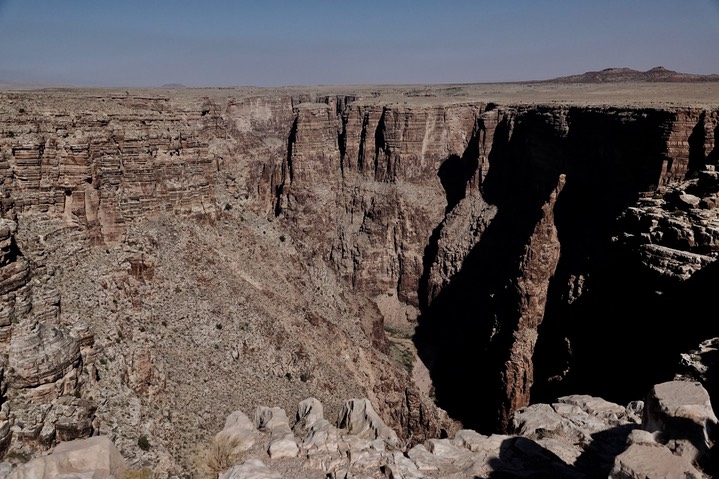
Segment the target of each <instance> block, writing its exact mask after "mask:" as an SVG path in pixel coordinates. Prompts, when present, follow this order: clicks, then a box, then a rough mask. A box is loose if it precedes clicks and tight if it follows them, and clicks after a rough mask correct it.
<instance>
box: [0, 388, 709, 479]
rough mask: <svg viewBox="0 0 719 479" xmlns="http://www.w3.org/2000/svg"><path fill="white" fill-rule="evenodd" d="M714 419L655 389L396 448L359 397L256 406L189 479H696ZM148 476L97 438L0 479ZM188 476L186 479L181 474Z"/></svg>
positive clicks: (238, 417) (578, 398)
mask: <svg viewBox="0 0 719 479" xmlns="http://www.w3.org/2000/svg"><path fill="white" fill-rule="evenodd" d="M716 426H717V417H716V415H715V414H714V411H713V410H712V407H711V403H710V399H709V395H708V393H707V391H706V390H705V389H704V387H703V386H702V385H701V384H700V383H698V382H693V381H670V382H665V383H661V384H657V385H655V386H654V388H653V389H652V390H651V391H650V392H649V394H648V395H647V398H646V400H645V401H634V402H632V403H630V404H629V405H627V406H626V407H624V406H620V405H618V404H615V403H611V402H608V401H605V400H604V399H601V398H596V397H591V396H586V395H572V396H566V397H562V398H559V399H558V400H557V402H556V403H553V404H535V405H532V406H529V407H526V408H523V409H520V410H519V411H517V412H516V413H515V414H514V416H513V418H512V427H513V430H514V434H513V435H499V434H494V435H491V436H484V435H482V434H479V433H477V432H475V431H472V430H467V429H465V430H460V431H458V432H457V433H456V434H455V435H454V438H452V439H450V438H441V439H429V440H427V441H425V442H424V443H421V444H416V445H414V446H412V447H407V445H406V444H403V442H402V441H401V440H400V439H399V437H398V436H397V434H396V433H395V432H394V431H393V430H392V429H390V428H389V427H388V426H387V425H386V424H385V423H384V422H383V421H382V420H381V419H380V417H379V415H378V414H377V413H376V412H375V410H374V408H373V406H372V404H371V403H370V401H369V400H367V399H351V400H349V401H347V402H346V403H345V406H344V408H343V409H342V411H341V413H340V417H339V419H338V421H337V423H336V425H333V424H332V423H330V422H329V421H328V420H327V419H325V417H324V413H323V407H322V404H321V403H320V401H318V400H317V399H314V398H310V399H306V400H304V401H302V402H300V404H299V407H298V411H297V415H296V420H295V422H294V424H293V427H290V421H289V419H288V417H287V414H286V413H285V411H284V410H283V409H281V408H277V407H266V406H260V407H258V408H257V409H256V410H255V412H254V417H253V418H252V419H251V418H249V417H248V416H247V415H246V414H244V413H243V412H241V411H235V412H234V413H232V414H231V415H230V416H229V417H228V418H227V421H226V423H225V427H224V429H223V430H222V431H220V432H219V433H218V434H217V435H216V436H215V439H214V443H213V444H212V446H211V447H210V448H209V449H208V450H207V451H206V453H205V454H204V456H203V457H202V458H201V459H200V460H199V461H198V464H197V468H198V470H197V471H195V473H196V474H199V477H213V478H219V479H282V478H298V479H299V478H302V479H304V478H307V479H310V478H318V479H319V478H330V479H371V478H387V479H420V478H447V479H460V478H510V477H521V478H544V477H547V478H549V477H552V478H588V477H610V478H613V479H640V478H642V479H644V478H680V477H681V478H706V477H710V475H711V474H712V472H713V469H714V467H715V466H714V464H713V463H714V458H713V457H712V456H713V455H714V451H713V449H712V446H713V438H712V434H713V430H714V429H715V427H716ZM78 477H83V478H84V477H92V478H94V479H105V478H115V479H119V478H129V477H153V474H152V471H149V470H139V471H138V470H129V469H128V468H127V466H126V464H125V462H124V460H123V459H122V457H121V456H120V454H119V452H117V449H116V448H115V446H114V445H113V443H112V442H111V441H110V440H109V439H108V438H106V437H103V436H97V437H92V438H87V439H80V440H75V441H69V442H64V443H61V444H59V445H58V446H57V447H56V448H55V450H54V451H53V452H52V453H51V454H49V455H47V456H44V457H38V458H35V459H33V460H31V461H30V462H28V463H26V464H24V465H21V466H19V467H16V468H14V469H13V467H12V465H10V464H9V463H2V464H0V478H2V479H5V478H7V479H31V478H32V479H50V478H66V479H70V478H78ZM192 477H195V476H192Z"/></svg>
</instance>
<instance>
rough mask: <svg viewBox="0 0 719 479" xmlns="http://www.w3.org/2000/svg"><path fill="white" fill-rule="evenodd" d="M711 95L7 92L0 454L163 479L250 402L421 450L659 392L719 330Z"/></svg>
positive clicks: (0, 162)
mask: <svg viewBox="0 0 719 479" xmlns="http://www.w3.org/2000/svg"><path fill="white" fill-rule="evenodd" d="M718 98H719V83H717V82H703V83H695V84H691V85H690V86H689V85H688V84H683V83H667V84H655V83H646V82H645V83H637V84H633V83H614V84H602V85H589V84H576V85H575V84H573V85H557V84H554V83H552V84H504V85H481V86H480V85H466V86H456V85H448V86H442V85H438V86H421V85H418V86H403V87H390V86H386V87H379V86H377V87H373V86H357V87H343V88H339V87H316V88H300V87H296V88H283V89H259V88H236V89H177V90H173V89H154V90H92V89H87V90H75V89H56V90H38V91H5V92H0V170H1V171H2V175H3V182H2V185H1V188H2V194H0V197H1V199H2V201H1V202H0V204H1V205H2V206H1V216H2V220H1V223H0V237H1V239H0V244H1V250H2V255H0V285H1V286H2V289H0V354H1V356H0V358H1V361H2V363H1V364H0V366H1V367H2V376H1V378H2V382H1V383H0V391H1V392H2V406H1V407H0V448H1V449H2V451H3V454H5V455H6V457H20V456H26V457H27V456H32V455H35V454H39V453H40V452H42V451H44V450H47V449H49V448H51V447H53V446H54V445H55V444H57V443H58V442H59V441H67V440H71V439H75V438H81V437H87V436H91V435H97V434H101V435H107V436H110V438H111V439H112V440H113V442H114V443H115V444H116V445H117V447H118V448H119V450H120V452H121V453H122V455H123V456H124V457H125V458H126V459H127V460H128V462H129V463H130V464H131V465H135V466H140V465H143V466H151V467H152V468H153V469H155V470H157V471H160V472H162V473H164V474H166V475H168V476H170V477H174V476H178V475H180V474H181V473H183V471H188V470H191V469H192V468H193V467H194V466H193V460H194V459H193V458H195V457H197V456H198V455H199V454H200V452H201V451H200V449H201V448H202V447H203V446H204V445H205V444H206V443H208V441H211V439H212V437H214V433H215V432H216V431H218V430H221V429H222V427H221V426H222V424H223V422H224V420H225V418H226V417H227V416H228V415H229V414H230V413H231V412H232V411H235V410H238V409H241V410H244V411H251V410H254V408H255V407H256V406H258V405H261V404H272V405H278V406H279V407H281V408H284V409H285V410H287V411H291V410H293V409H294V408H296V405H297V403H298V402H300V401H301V400H303V399H305V398H308V397H316V398H318V399H319V400H320V401H322V404H323V405H324V407H325V410H326V411H327V412H328V417H329V416H332V417H335V416H337V415H338V413H339V412H340V410H341V409H342V408H343V405H344V402H345V400H347V399H349V398H351V397H367V398H368V399H369V401H370V402H371V403H372V404H374V405H375V407H376V408H377V413H378V415H379V416H380V417H381V418H382V420H383V421H384V422H385V423H386V424H387V425H388V426H389V427H391V428H392V429H393V430H394V431H396V433H397V435H398V437H399V438H401V440H402V441H403V442H406V443H407V444H408V445H415V444H421V443H423V442H425V441H427V440H430V439H432V438H439V437H447V436H448V437H454V435H455V433H457V431H459V430H460V429H462V428H466V429H473V430H476V431H478V432H479V433H481V434H492V433H497V432H502V433H506V432H509V431H510V430H511V428H512V418H513V417H514V415H515V413H516V412H517V411H519V410H521V409H522V408H525V407H527V406H530V405H532V404H537V403H552V402H554V401H555V400H556V398H558V397H564V396H568V395H571V394H586V395H592V396H597V397H602V398H604V399H606V400H608V401H612V402H616V403H619V404H627V403H628V402H629V401H632V400H636V399H641V398H643V397H644V396H645V395H646V393H647V391H649V390H650V389H651V388H652V386H653V385H654V384H657V383H660V382H662V381H667V380H670V379H672V378H673V376H674V375H675V374H676V373H678V372H679V371H680V366H681V361H680V359H681V358H683V357H689V356H687V355H691V354H693V353H690V351H692V350H697V348H699V347H700V346H699V345H700V343H701V342H702V341H705V340H709V339H711V338H715V337H717V336H719V331H717V330H716V329H717V328H716V326H715V325H714V324H713V321H712V320H711V319H710V316H708V314H709V313H708V312H710V311H712V308H711V306H712V300H713V295H712V290H713V285H714V284H715V283H716V272H717V270H716V265H715V264H714V263H715V259H716V257H717V253H718V252H719V214H718V213H717V211H719V210H717V209H716V206H717V201H719V200H717V195H716V193H717V192H718V191H719V172H717V171H715V169H714V168H715V166H716V164H717V162H718V161H719V147H718V145H717V138H718V137H719V101H718V100H717V99H718ZM666 325H671V326H666ZM682 354H684V356H682ZM685 366H686V364H685ZM699 376H701V374H699ZM710 376H711V375H705V377H695V378H694V379H696V380H699V381H701V382H703V383H704V385H705V387H706V388H707V390H708V392H709V395H710V396H711V397H712V399H715V398H716V394H717V392H718V391H717V390H716V386H715V385H714V384H712V383H711V382H710V381H708V380H707V377H710ZM140 444H142V447H139V445H140Z"/></svg>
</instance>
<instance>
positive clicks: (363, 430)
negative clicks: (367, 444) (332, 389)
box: [338, 398, 399, 447]
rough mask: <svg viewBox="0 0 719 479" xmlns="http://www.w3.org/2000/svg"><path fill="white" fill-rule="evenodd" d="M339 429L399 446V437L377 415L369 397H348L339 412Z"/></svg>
mask: <svg viewBox="0 0 719 479" xmlns="http://www.w3.org/2000/svg"><path fill="white" fill-rule="evenodd" d="M338 427H339V428H340V429H346V430H347V432H348V433H349V434H353V435H355V436H359V437H361V438H364V439H369V440H374V439H382V440H383V441H384V442H386V443H387V444H388V445H390V446H393V447H398V446H399V437H397V433H395V432H394V431H393V430H392V429H391V428H390V427H389V426H387V425H386V424H385V423H384V421H382V419H381V418H380V417H379V415H378V414H377V412H376V411H375V410H374V408H373V407H372V403H370V401H369V399H366V398H364V399H350V400H349V401H347V402H346V403H345V405H344V407H343V408H342V411H341V412H340V419H339V421H338Z"/></svg>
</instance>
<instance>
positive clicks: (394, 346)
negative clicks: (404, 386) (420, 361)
mask: <svg viewBox="0 0 719 479" xmlns="http://www.w3.org/2000/svg"><path fill="white" fill-rule="evenodd" d="M389 356H390V358H392V360H393V361H394V362H395V363H396V364H397V365H398V366H401V367H402V368H403V369H405V370H406V371H407V372H408V373H410V374H411V373H412V369H413V368H414V354H412V352H411V351H409V350H408V349H407V348H406V347H403V346H402V345H400V344H398V343H395V342H394V341H390V342H389Z"/></svg>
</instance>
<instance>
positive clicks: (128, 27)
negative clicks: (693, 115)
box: [0, 0, 719, 87]
mask: <svg viewBox="0 0 719 479" xmlns="http://www.w3.org/2000/svg"><path fill="white" fill-rule="evenodd" d="M655 66H664V67H666V68H669V69H672V70H677V71H681V72H686V73H702V74H709V73H719V0H608V1H600V0H594V1H586V0H526V1H520V0H517V1H510V0H505V1H499V0H495V1H485V0H443V1H441V2H440V1H436V2H435V1H428V0H414V1H409V0H384V1H379V0H355V1H353V2H348V1H341V0H335V1H330V0H294V1H284V0H259V1H241V0H236V1H230V0H204V1H199V0H198V1H190V0H172V1H170V0H142V1H138V0H124V1H109V0H44V1H40V0H0V82H22V83H35V84H54V85H77V86H128V87H133V86H150V87H151V86H161V85H163V84H169V83H178V84H183V85H186V86H250V85H253V86H286V85H322V84H408V83H412V84H428V83H488V82H506V81H526V80H543V79H549V78H554V77H557V76H564V75H572V74H578V73H583V72H585V71H594V70H601V69H604V68H610V67H628V68H634V69H637V70H648V69H650V68H652V67H655Z"/></svg>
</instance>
